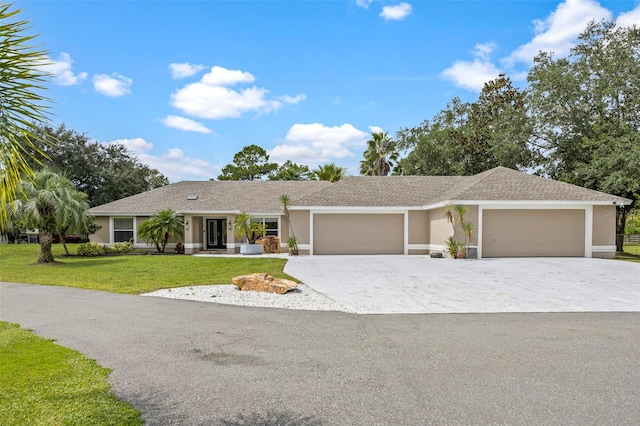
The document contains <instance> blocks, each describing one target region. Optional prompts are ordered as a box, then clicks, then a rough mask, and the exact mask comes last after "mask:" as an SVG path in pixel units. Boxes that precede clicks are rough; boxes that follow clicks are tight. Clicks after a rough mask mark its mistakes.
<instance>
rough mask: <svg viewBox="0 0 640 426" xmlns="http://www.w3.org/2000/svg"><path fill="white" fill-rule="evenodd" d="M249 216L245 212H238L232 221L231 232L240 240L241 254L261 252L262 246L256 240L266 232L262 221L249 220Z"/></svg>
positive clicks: (262, 250)
mask: <svg viewBox="0 0 640 426" xmlns="http://www.w3.org/2000/svg"><path fill="white" fill-rule="evenodd" d="M251 218H252V216H251V215H250V214H249V213H246V212H242V213H240V214H238V215H237V216H236V218H235V220H234V221H233V234H234V235H235V236H236V238H237V239H239V240H240V243H241V244H240V253H241V254H262V253H263V252H264V247H263V246H262V244H256V240H257V239H258V238H262V237H264V236H265V235H266V233H267V232H266V229H265V227H264V225H263V224H262V223H258V222H251ZM245 241H246V242H245Z"/></svg>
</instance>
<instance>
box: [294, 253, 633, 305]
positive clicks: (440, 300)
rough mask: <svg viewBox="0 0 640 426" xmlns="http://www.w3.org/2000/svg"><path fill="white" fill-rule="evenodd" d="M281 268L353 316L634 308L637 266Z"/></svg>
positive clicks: (518, 261)
mask: <svg viewBox="0 0 640 426" xmlns="http://www.w3.org/2000/svg"><path fill="white" fill-rule="evenodd" d="M284 270H285V272H286V273H287V274H290V275H292V276H294V277H296V278H298V279H300V280H301V281H302V282H304V283H305V284H307V285H309V286H311V287H312V288H314V289H316V290H318V291H320V292H322V293H324V294H325V295H327V296H328V297H330V298H332V299H334V300H335V301H336V302H338V303H341V304H342V305H344V306H345V307H347V308H348V309H350V310H351V311H352V312H355V313H359V314H388V313H489V312H640V264H638V263H629V262H620V261H614V260H606V259H586V258H512V259H483V260H451V259H431V258H429V257H428V256H301V257H290V258H289V262H288V263H287V265H286V267H285V269H284Z"/></svg>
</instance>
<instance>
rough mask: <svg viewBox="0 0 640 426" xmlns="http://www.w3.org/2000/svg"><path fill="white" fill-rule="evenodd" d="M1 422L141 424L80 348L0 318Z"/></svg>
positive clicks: (134, 411)
mask: <svg viewBox="0 0 640 426" xmlns="http://www.w3.org/2000/svg"><path fill="white" fill-rule="evenodd" d="M0 359H1V360H2V362H0V424H2V425H141V424H142V423H143V422H142V420H141V417H140V413H139V412H138V411H137V410H135V409H134V408H133V407H132V406H131V405H130V404H128V403H125V402H123V401H121V400H119V399H118V398H117V397H116V396H115V395H114V394H113V393H112V392H111V387H110V385H109V383H108V382H107V376H108V374H109V370H107V369H106V368H102V367H100V366H99V365H98V364H97V363H96V362H95V361H93V360H91V359H88V358H86V357H85V356H83V355H82V354H80V353H79V352H76V351H73V350H71V349H67V348H63V347H62V346H59V345H56V344H55V343H53V342H52V341H51V340H47V339H43V338H41V337H38V336H36V335H35V334H33V333H32V332H30V331H27V330H23V329H21V328H19V326H18V325H17V324H10V323H6V322H0Z"/></svg>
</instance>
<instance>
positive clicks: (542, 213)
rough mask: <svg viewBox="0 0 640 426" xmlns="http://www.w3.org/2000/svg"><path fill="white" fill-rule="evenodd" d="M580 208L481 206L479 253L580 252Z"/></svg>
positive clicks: (582, 249) (581, 229)
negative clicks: (546, 208)
mask: <svg viewBox="0 0 640 426" xmlns="http://www.w3.org/2000/svg"><path fill="white" fill-rule="evenodd" d="M584 224H585V212H584V210H573V209H566V210H521V209H514V210H483V228H482V257H518V256H584V253H585V250H584V239H585V235H584Z"/></svg>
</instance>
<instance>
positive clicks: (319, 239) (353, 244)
mask: <svg viewBox="0 0 640 426" xmlns="http://www.w3.org/2000/svg"><path fill="white" fill-rule="evenodd" d="M313 253H314V254H403V253H404V215H401V214H314V216H313Z"/></svg>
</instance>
